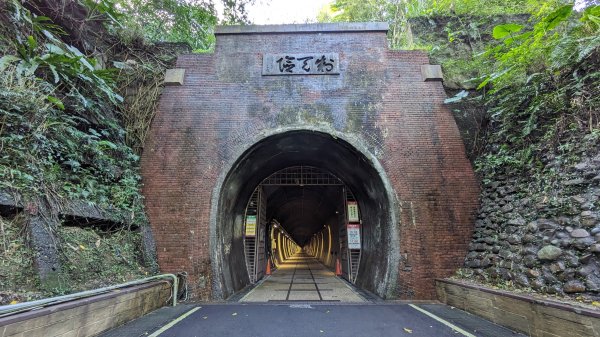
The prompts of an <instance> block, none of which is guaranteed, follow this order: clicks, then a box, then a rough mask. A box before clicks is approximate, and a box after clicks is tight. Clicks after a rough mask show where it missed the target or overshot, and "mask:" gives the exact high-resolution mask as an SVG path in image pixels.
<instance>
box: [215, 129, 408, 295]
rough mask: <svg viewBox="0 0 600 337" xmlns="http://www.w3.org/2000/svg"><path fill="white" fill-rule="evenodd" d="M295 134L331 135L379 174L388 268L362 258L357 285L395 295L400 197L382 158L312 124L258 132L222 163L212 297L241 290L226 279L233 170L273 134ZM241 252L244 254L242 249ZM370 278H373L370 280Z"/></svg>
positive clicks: (350, 139)
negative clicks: (226, 214)
mask: <svg viewBox="0 0 600 337" xmlns="http://www.w3.org/2000/svg"><path fill="white" fill-rule="evenodd" d="M294 133H297V134H300V133H305V134H310V133H314V135H315V136H317V137H330V138H331V140H332V141H333V142H337V143H339V144H340V146H347V147H348V148H349V150H351V151H355V152H356V153H357V154H359V155H360V156H361V157H362V158H363V159H364V160H365V163H366V164H367V165H368V167H370V168H371V169H372V170H373V173H374V174H375V175H376V177H375V178H377V179H378V181H377V182H376V184H377V185H379V186H378V187H379V188H382V189H383V192H384V195H383V199H384V200H385V203H384V205H382V206H381V208H382V211H380V213H381V214H382V220H383V221H384V223H383V226H384V228H382V231H383V232H385V233H384V234H385V242H383V245H384V247H383V248H382V253H381V254H380V255H381V256H383V257H384V259H385V261H380V262H379V263H382V265H383V266H384V269H385V270H384V271H383V273H381V269H378V268H375V267H373V266H367V267H366V270H365V268H363V264H367V263H369V259H363V260H362V261H361V272H360V273H359V278H358V279H357V284H358V285H359V286H363V287H365V288H366V289H367V290H370V291H372V292H374V293H376V294H377V295H379V296H381V297H383V298H393V297H395V295H396V287H397V284H398V266H399V262H400V251H401V250H400V230H399V228H398V227H399V226H398V225H399V223H400V217H399V207H398V201H399V200H398V196H397V195H396V193H395V191H394V188H393V187H392V185H391V183H390V182H389V180H388V178H387V175H386V172H385V170H384V169H383V167H382V165H381V164H380V163H379V160H378V159H377V158H376V157H375V156H374V155H373V154H372V153H370V152H369V151H368V150H367V149H366V148H365V147H364V146H363V145H362V144H363V143H364V142H363V141H361V140H360V139H359V138H358V137H356V136H355V135H353V134H348V133H342V132H339V131H337V130H335V129H332V128H330V127H328V126H310V127H286V128H278V129H273V130H264V131H262V132H260V133H257V134H256V135H255V136H254V137H253V139H252V141H251V142H250V143H251V145H249V146H246V147H243V148H241V147H240V148H239V149H238V151H237V152H236V153H235V154H234V155H232V156H231V159H230V160H229V162H227V163H224V164H223V169H222V170H221V173H220V175H219V177H218V179H217V181H216V184H215V188H214V189H213V192H212V197H211V213H210V222H209V235H210V243H209V245H210V246H209V247H210V260H211V271H212V276H213V277H212V293H213V298H214V299H224V298H227V297H229V296H230V295H232V294H233V293H234V292H235V291H237V290H239V289H236V287H235V284H232V283H231V282H232V281H231V280H229V281H228V280H227V278H228V277H229V276H231V275H232V273H231V268H232V265H231V263H227V262H228V261H226V259H227V258H228V256H229V254H230V253H231V251H232V249H234V248H235V247H232V243H233V239H234V238H233V235H232V236H231V240H229V239H227V240H228V241H229V242H226V241H225V238H224V233H223V226H222V224H221V222H223V221H225V220H224V219H223V214H222V208H223V207H224V205H223V200H222V198H223V192H224V187H229V186H228V185H229V184H230V183H231V182H229V181H228V178H231V176H232V174H233V173H234V171H235V170H237V169H239V168H240V165H241V164H242V161H243V160H245V159H247V157H248V155H249V154H251V153H252V152H253V151H255V150H256V149H257V146H258V145H259V144H261V143H265V142H268V141H269V140H272V139H274V137H285V136H286V135H292V134H294ZM270 173H272V172H270ZM226 185H227V186H226ZM254 187H255V186H251V187H250V189H253V188H254ZM359 194H360V193H359ZM247 197H249V195H248V196H243V197H242V199H246V200H245V201H247ZM363 202H364V200H363ZM233 222H235V220H233V221H232V223H231V224H230V225H231V226H232V229H233V230H235V226H236V225H237V226H239V227H240V228H239V230H240V231H241V226H242V225H241V219H238V222H237V224H236V223H233ZM220 224H221V225H220ZM241 254H243V252H242V253H241ZM226 255H227V256H226ZM234 258H235V257H234ZM240 260H241V261H242V262H241V263H245V262H244V261H243V259H240ZM374 268H375V269H376V270H377V271H379V272H377V273H375V274H377V275H372V277H371V276H363V275H365V274H367V273H369V271H372V270H373V269H374ZM380 274H383V275H380ZM369 279H372V280H374V281H372V280H371V281H370V280H369ZM247 283H248V282H246V284H247Z"/></svg>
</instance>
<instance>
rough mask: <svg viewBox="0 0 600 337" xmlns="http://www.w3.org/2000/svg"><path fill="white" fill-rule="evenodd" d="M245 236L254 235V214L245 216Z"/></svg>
mask: <svg viewBox="0 0 600 337" xmlns="http://www.w3.org/2000/svg"><path fill="white" fill-rule="evenodd" d="M246 236H256V215H248V216H247V217H246Z"/></svg>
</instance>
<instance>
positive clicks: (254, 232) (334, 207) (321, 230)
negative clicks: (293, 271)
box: [243, 166, 361, 283]
mask: <svg viewBox="0 0 600 337" xmlns="http://www.w3.org/2000/svg"><path fill="white" fill-rule="evenodd" d="M244 219H245V223H244V232H243V236H244V252H245V258H246V267H247V268H248V276H249V277H250V282H252V283H254V282H256V281H257V280H259V279H261V278H262V276H263V275H264V272H265V269H266V265H267V263H269V261H271V262H270V263H271V265H272V266H274V267H278V266H279V265H281V264H284V263H285V262H286V261H287V260H288V259H290V258H291V257H292V256H294V255H295V254H297V253H298V252H299V251H302V252H303V253H304V254H308V255H309V256H311V257H314V258H315V259H317V260H318V261H320V262H321V263H323V264H324V265H325V266H327V267H329V268H331V269H334V268H336V267H338V269H339V272H340V273H341V274H342V276H343V277H344V278H345V279H347V280H348V281H350V282H354V281H355V280H356V276H357V274H358V267H359V262H360V256H361V254H360V253H361V236H360V232H361V231H360V225H361V219H360V212H359V207H358V202H357V201H356V199H355V197H354V195H353V193H352V192H351V191H350V189H349V188H348V187H347V186H345V184H344V183H343V181H342V180H341V179H339V178H338V177H336V176H334V175H333V174H331V173H329V172H328V171H325V170H323V169H319V168H316V167H311V166H292V167H288V168H284V169H282V170H280V171H277V172H275V173H273V174H272V175H270V176H269V177H267V178H266V179H265V180H263V181H262V182H261V183H260V184H259V185H258V187H256V189H255V190H254V192H253V193H252V196H251V197H250V200H249V201H248V206H246V212H245V217H244Z"/></svg>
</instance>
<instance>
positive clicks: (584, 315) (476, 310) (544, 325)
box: [437, 280, 600, 337]
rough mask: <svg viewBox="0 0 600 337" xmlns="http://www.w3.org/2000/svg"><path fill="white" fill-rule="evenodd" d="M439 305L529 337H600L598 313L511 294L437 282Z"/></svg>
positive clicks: (443, 281)
mask: <svg viewBox="0 0 600 337" xmlns="http://www.w3.org/2000/svg"><path fill="white" fill-rule="evenodd" d="M437 292H438V298H439V300H440V301H441V302H443V303H446V304H448V305H451V306H453V307H456V308H458V309H462V310H465V311H468V312H470V313H472V314H475V315H478V316H481V317H483V318H486V319H488V320H490V321H492V322H494V323H497V324H500V325H503V326H506V327H508V328H510V329H513V330H517V331H520V332H523V333H525V334H527V335H529V336H532V337H538V336H540V337H541V336H543V337H553V336H556V337H559V336H570V337H586V336H600V312H598V310H595V309H586V308H583V307H580V306H574V305H569V304H565V303H564V302H553V301H550V300H543V299H540V298H533V297H530V296H526V295H516V294H515V293H514V292H504V291H499V290H493V289H489V288H485V287H481V286H474V285H467V284H462V283H459V282H454V281H449V280H438V281H437Z"/></svg>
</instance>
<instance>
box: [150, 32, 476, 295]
mask: <svg viewBox="0 0 600 337" xmlns="http://www.w3.org/2000/svg"><path fill="white" fill-rule="evenodd" d="M309 52H310V53H312V52H314V53H318V52H323V53H325V52H336V53H339V55H340V60H341V61H340V71H341V74H340V75H328V76H271V77H267V76H261V69H262V54H263V53H309ZM428 63H429V60H428V58H427V56H426V54H425V53H423V52H419V51H389V50H388V49H387V40H386V36H385V34H384V33H382V32H347V33H323V34H314V33H302V34H254V35H253V34H248V35H218V36H217V47H216V50H215V53H214V54H204V55H184V56H180V57H179V59H178V61H177V68H181V69H185V79H184V84H183V85H182V86H177V87H175V86H170V87H166V88H165V89H164V91H163V94H162V97H161V101H160V104H159V111H158V114H157V116H156V118H155V120H154V121H153V125H152V129H151V132H150V134H149V137H148V141H147V144H146V146H145V151H144V154H143V156H142V173H143V177H144V185H145V187H144V194H145V196H146V206H147V210H148V215H149V218H150V222H151V224H152V229H153V232H154V235H155V239H156V245H157V254H158V261H159V264H160V267H161V269H162V270H163V271H165V272H176V271H182V270H185V271H188V273H189V274H190V284H191V290H192V292H193V294H194V295H195V296H196V297H198V298H200V299H205V300H206V299H210V298H211V289H210V278H211V268H210V264H211V261H210V247H209V235H210V233H209V219H210V215H211V214H210V210H211V197H212V193H213V190H214V189H215V184H216V181H217V178H218V176H219V174H220V172H221V171H222V170H223V169H224V168H226V167H229V166H228V165H231V164H232V163H234V162H235V161H236V160H237V157H236V153H239V152H240V151H241V150H243V149H246V148H248V147H249V146H251V145H252V144H254V143H255V142H256V140H257V139H258V138H257V137H259V136H258V135H260V133H261V132H262V131H266V130H272V129H274V128H277V127H299V128H302V127H309V126H311V125H323V124H326V125H327V126H328V127H331V128H333V129H335V130H337V131H338V132H342V133H344V134H348V135H350V136H352V137H353V138H354V139H356V138H358V139H360V140H361V143H363V145H364V146H365V147H366V148H368V149H369V151H370V152H371V153H372V154H373V155H374V156H376V157H377V158H378V159H379V161H380V163H381V165H382V167H383V168H384V169H385V171H386V174H387V177H388V179H389V180H390V182H391V184H392V186H393V188H394V192H395V194H396V195H397V196H398V205H399V207H398V208H399V209H400V211H401V212H400V214H399V216H398V221H397V225H398V227H399V232H400V239H399V242H398V245H399V246H400V251H401V253H403V254H404V253H405V255H403V259H402V261H401V264H400V269H399V270H398V273H399V277H398V280H399V281H398V287H397V296H398V297H399V298H418V299H432V298H435V286H434V279H435V278H439V277H446V276H448V275H450V274H451V273H452V272H453V271H454V270H455V269H456V268H457V267H459V266H460V265H461V264H462V261H463V260H464V255H465V254H466V249H467V245H468V241H469V238H470V237H471V232H472V227H473V222H474V212H475V210H476V208H477V196H478V185H477V182H476V179H475V177H474V174H473V171H472V168H471V166H470V163H469V161H468V160H467V158H466V155H465V151H464V146H463V143H462V140H461V138H460V135H459V132H458V129H457V127H456V123H455V122H454V119H453V117H452V116H451V114H450V112H449V111H448V109H447V108H446V107H445V106H444V105H443V100H444V99H445V98H446V96H445V93H444V91H443V88H442V84H441V83H440V82H425V81H424V80H423V77H422V74H421V65H423V64H428ZM381 193H384V191H381ZM404 256H405V257H406V258H404Z"/></svg>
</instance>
